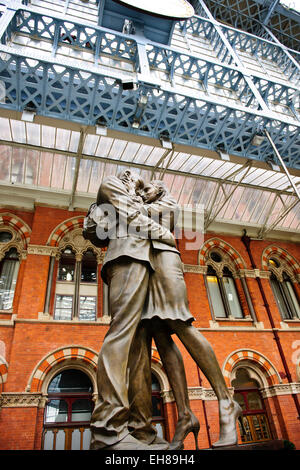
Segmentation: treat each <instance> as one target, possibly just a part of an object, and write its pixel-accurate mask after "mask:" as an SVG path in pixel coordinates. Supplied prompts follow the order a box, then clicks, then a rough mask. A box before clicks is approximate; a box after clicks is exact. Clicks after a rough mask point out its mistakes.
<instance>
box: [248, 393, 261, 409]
mask: <svg viewBox="0 0 300 470" xmlns="http://www.w3.org/2000/svg"><path fill="white" fill-rule="evenodd" d="M247 400H248V406H249V409H250V410H259V409H262V407H263V406H262V402H261V399H260V397H259V394H258V393H257V392H250V393H248V395H247Z"/></svg>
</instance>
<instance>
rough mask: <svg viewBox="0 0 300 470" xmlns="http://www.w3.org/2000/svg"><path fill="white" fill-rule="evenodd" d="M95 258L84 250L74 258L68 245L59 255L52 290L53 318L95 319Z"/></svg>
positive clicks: (90, 251) (91, 253)
mask: <svg viewBox="0 0 300 470" xmlns="http://www.w3.org/2000/svg"><path fill="white" fill-rule="evenodd" d="M97 266H98V264H97V259H96V255H95V254H94V252H93V251H92V250H87V251H86V252H85V253H83V255H82V256H81V257H80V260H78V259H76V254H75V252H74V251H73V250H72V248H71V247H68V246H67V247H66V248H65V249H64V250H63V251H62V253H61V256H60V260H59V266H58V275H57V281H56V291H55V307H54V319H55V320H72V319H78V320H86V321H93V320H96V318H97Z"/></svg>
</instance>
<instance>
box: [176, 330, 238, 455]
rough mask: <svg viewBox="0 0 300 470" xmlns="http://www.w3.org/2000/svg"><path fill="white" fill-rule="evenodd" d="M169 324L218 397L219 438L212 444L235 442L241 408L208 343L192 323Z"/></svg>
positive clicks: (222, 444) (232, 443)
mask: <svg viewBox="0 0 300 470" xmlns="http://www.w3.org/2000/svg"><path fill="white" fill-rule="evenodd" d="M169 325H170V327H172V328H173V330H174V331H175V333H176V334H177V336H178V337H179V339H180V340H181V341H182V343H183V344H184V346H185V347H186V349H187V350H188V352H189V353H190V355H191V356H192V358H193V359H194V361H195V362H196V364H197V365H198V367H199V368H200V369H201V370H202V372H203V373H204V375H205V376H206V378H207V380H208V381H209V383H210V384H211V386H212V388H213V390H214V392H215V394H216V396H217V398H218V402H219V422H220V439H219V441H217V442H216V443H215V444H213V446H214V447H219V446H220V447H221V446H225V445H234V444H236V443H237V432H236V419H237V418H238V417H239V416H240V414H241V408H240V406H239V405H238V404H237V403H236V402H235V401H234V400H233V399H232V397H231V395H230V392H229V390H228V388H227V386H226V383H225V380H224V377H223V374H222V371H221V369H220V366H219V364H218V361H217V358H216V356H215V353H214V351H213V349H212V347H211V345H210V343H209V342H208V341H207V340H206V338H204V336H203V335H202V334H201V333H200V331H198V330H197V329H196V328H195V327H193V326H192V325H189V324H187V323H184V322H181V321H169Z"/></svg>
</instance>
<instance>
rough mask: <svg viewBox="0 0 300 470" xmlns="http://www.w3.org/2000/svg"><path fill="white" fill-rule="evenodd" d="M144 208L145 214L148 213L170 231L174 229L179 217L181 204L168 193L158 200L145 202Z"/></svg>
mask: <svg viewBox="0 0 300 470" xmlns="http://www.w3.org/2000/svg"><path fill="white" fill-rule="evenodd" d="M143 208H144V212H143V213H144V214H147V215H148V216H149V217H151V218H152V219H153V220H155V221H156V222H158V223H159V224H162V225H163V226H164V227H166V228H168V229H169V230H170V231H173V230H174V227H175V225H176V222H177V220H178V217H179V206H178V204H177V202H176V200H175V199H174V198H173V197H172V196H170V195H169V194H166V195H165V196H163V197H162V198H161V199H159V200H158V201H155V202H152V203H151V204H145V205H144V206H143Z"/></svg>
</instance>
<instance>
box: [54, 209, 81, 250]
mask: <svg viewBox="0 0 300 470" xmlns="http://www.w3.org/2000/svg"><path fill="white" fill-rule="evenodd" d="M83 219H84V217H83V216H78V217H72V218H71V219H68V220H65V221H64V222H62V223H60V224H59V225H58V226H57V227H56V228H55V229H54V230H53V231H52V233H51V235H50V237H49V238H48V241H47V245H50V246H58V245H59V243H60V241H61V240H62V238H64V237H65V235H66V234H67V233H68V232H70V231H72V230H74V229H76V228H79V227H80V228H82V227H83Z"/></svg>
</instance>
